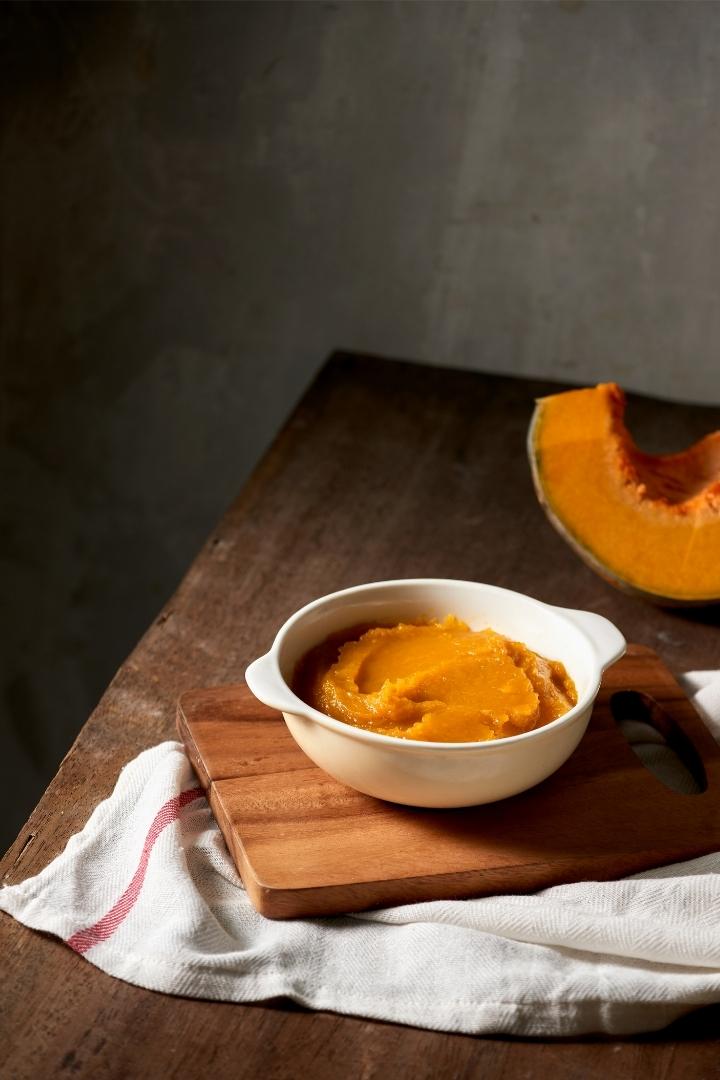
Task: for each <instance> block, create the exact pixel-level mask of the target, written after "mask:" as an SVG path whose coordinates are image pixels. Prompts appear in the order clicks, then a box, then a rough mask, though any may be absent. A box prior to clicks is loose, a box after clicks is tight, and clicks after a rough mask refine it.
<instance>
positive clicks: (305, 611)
mask: <svg viewBox="0 0 720 1080" xmlns="http://www.w3.org/2000/svg"><path fill="white" fill-rule="evenodd" d="M398 586H403V587H406V588H408V587H409V588H412V587H421V586H440V587H445V586H466V587H468V588H471V589H473V590H475V589H481V590H483V591H486V592H492V593H495V594H499V595H502V596H516V597H519V598H520V599H522V600H524V601H526V602H527V603H529V604H531V605H532V606H534V607H536V608H537V609H538V610H541V611H543V612H546V613H548V614H549V615H551V616H552V617H553V618H558V619H560V620H561V621H563V622H565V623H566V625H567V626H568V627H569V629H570V630H571V631H572V632H573V633H575V634H576V635H577V636H578V637H580V638H582V639H583V640H584V641H585V642H586V644H587V645H588V647H589V649H590V651H591V653H592V648H593V643H592V639H591V638H590V636H589V634H588V633H586V632H585V631H584V630H583V629H582V628H581V627H580V626H578V625H577V624H576V623H575V622H573V621H572V619H570V618H569V617H568V616H567V615H565V614H564V611H566V610H567V611H570V610H575V609H564V608H560V607H554V606H553V605H552V604H547V603H545V602H544V601H542V600H537V599H536V598H535V597H533V596H528V595H527V593H521V592H518V591H517V590H514V589H506V588H503V587H502V586H500V585H491V584H488V583H487V582H481V581H467V580H463V579H462V578H431V577H428V578H390V579H387V580H381V581H370V582H365V583H363V584H361V585H351V586H349V587H348V588H346V589H338V590H336V591H335V592H331V593H327V594H325V595H324V596H319V597H317V598H316V599H315V600H311V601H309V602H308V603H307V604H304V605H303V607H301V608H298V610H297V611H295V612H293V614H292V615H290V616H289V617H288V618H287V619H286V620H285V622H284V623H283V624H282V626H281V627H280V629H279V630H278V631H277V633H276V635H275V638H274V640H273V643H272V645H271V646H270V649H269V650H268V652H267V653H266V654H265V655H264V657H260V658H259V659H266V660H268V661H270V662H271V664H272V673H273V675H275V677H276V678H277V679H279V680H280V682H281V684H282V686H283V689H284V690H285V691H286V693H287V695H289V697H290V698H291V699H292V701H293V703H294V702H297V705H298V708H297V710H292V711H290V710H289V709H284V708H283V709H282V710H281V711H282V712H283V715H285V714H286V713H288V714H289V715H290V716H291V717H293V718H294V719H305V720H310V721H312V722H314V723H317V724H320V726H321V727H325V728H327V729H328V730H330V731H334V732H336V733H338V734H341V735H345V736H346V737H350V738H355V739H357V740H358V741H360V742H366V743H369V744H370V745H376V746H383V747H391V748H393V749H394V750H397V751H399V752H401V753H414V752H417V753H420V754H427V753H429V752H431V751H432V752H434V753H436V754H437V753H440V752H447V753H451V754H457V753H461V752H464V753H473V754H483V753H485V754H487V753H500V752H502V751H503V750H505V749H506V748H508V747H513V746H518V745H521V744H523V743H525V742H528V741H529V740H531V739H541V738H547V737H550V736H551V735H553V734H554V733H555V732H557V731H558V730H559V729H561V728H564V727H568V726H570V725H571V724H572V723H573V722H574V721H575V720H578V719H580V718H582V714H583V713H585V712H586V711H588V710H589V709H590V708H591V706H592V704H593V702H594V701H595V698H596V697H597V695H598V691H599V690H600V686H601V683H602V675H603V670H604V669H603V667H602V665H601V664H600V662H599V661H598V660H597V659H595V661H594V662H595V665H596V669H597V672H596V676H595V678H594V679H592V681H591V689H589V690H587V691H586V692H585V694H584V695H583V697H582V698H580V699H579V700H578V702H577V704H576V705H573V707H572V709H569V710H568V711H567V712H566V713H563V715H562V716H558V717H557V718H556V719H555V720H551V721H550V723H549V724H544V725H543V726H542V727H539V728H533V729H532V731H524V732H521V733H520V734H519V735H507V736H504V737H503V738H500V739H488V740H485V741H478V742H433V741H430V740H421V739H403V738H402V737H401V736H399V735H383V734H381V733H380V732H377V731H368V730H367V729H366V728H361V727H355V726H354V725H353V724H346V723H345V722H344V721H343V720H336V719H335V717H333V716H328V714H327V713H324V712H321V711H320V710H319V709H315V708H313V706H312V705H308V703H307V702H306V701H303V700H302V698H300V697H298V696H297V694H296V693H295V692H294V690H293V689H292V687H291V686H290V685H289V684H288V682H287V680H286V679H285V677H284V675H283V673H282V671H281V670H280V663H279V659H278V654H279V651H280V648H281V647H282V645H283V643H284V641H285V639H286V637H287V635H288V634H289V633H290V632H291V631H292V630H293V629H294V628H295V627H296V626H297V624H298V623H300V622H302V620H303V619H304V618H305V617H307V616H308V615H309V614H311V613H312V612H313V611H315V610H317V608H319V607H322V606H324V605H325V604H327V603H329V602H330V601H336V600H338V599H341V598H348V599H350V598H351V597H352V596H357V595H358V594H361V593H363V592H366V591H370V590H372V589H377V588H387V589H388V590H389V589H390V588H393V587H398ZM577 610H582V609H577ZM608 621H609V620H608ZM613 625H614V624H613ZM588 719H589V717H588Z"/></svg>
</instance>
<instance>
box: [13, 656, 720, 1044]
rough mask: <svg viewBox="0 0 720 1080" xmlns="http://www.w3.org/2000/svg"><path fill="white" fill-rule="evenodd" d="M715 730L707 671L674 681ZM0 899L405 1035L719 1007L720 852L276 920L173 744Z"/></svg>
mask: <svg viewBox="0 0 720 1080" xmlns="http://www.w3.org/2000/svg"><path fill="white" fill-rule="evenodd" d="M686 686H687V688H688V690H689V691H692V692H693V694H694V699H695V701H696V704H697V706H698V709H699V711H700V712H701V715H703V716H704V718H705V719H706V722H707V723H708V726H710V728H711V730H713V732H714V734H715V736H716V738H717V737H718V735H720V677H718V674H717V673H716V672H695V673H691V674H690V675H688V676H687V677H686ZM0 909H2V910H4V911H6V912H8V913H9V914H10V915H12V916H14V917H15V918H16V919H19V920H20V921H21V922H22V923H24V924H25V925H26V926H29V927H33V928H34V929H36V930H42V931H45V932H48V933H52V934H56V935H57V936H58V937H60V938H62V939H63V940H64V941H65V942H66V943H67V944H68V946H69V947H70V948H72V949H74V950H75V951H76V952H78V953H81V954H83V955H84V956H85V957H86V959H87V960H89V961H90V963H92V964H94V965H95V966H96V967H98V968H100V969H101V970H102V971H105V972H107V973H108V974H109V975H113V976H115V977H116V978H119V979H124V980H126V981H127V982H130V983H135V984H136V985H138V986H144V987H147V988H149V989H152V990H159V991H165V992H167V993H172V994H179V995H183V996H187V997H198V998H209V999H213V1000H222V1001H238V1002H249V1001H260V1000H262V999H265V998H269V997H275V996H280V995H284V996H286V997H289V998H292V999H293V1000H294V1001H297V1002H300V1003H301V1004H303V1005H306V1006H309V1007H310V1008H314V1009H330V1010H333V1011H335V1012H339V1013H349V1014H355V1015H359V1016H365V1017H370V1018H375V1019H379V1020H390V1021H397V1022H400V1023H404V1024H412V1025H415V1026H417V1027H426V1028H434V1029H438V1030H442V1031H455V1032H466V1033H477V1034H513V1035H535V1036H557V1035H576V1034H584V1033H591V1032H607V1033H612V1034H630V1033H634V1032H640V1031H650V1030H656V1029H658V1028H661V1027H664V1026H665V1025H666V1024H668V1023H670V1022H671V1021H672V1020H674V1019H676V1018H677V1017H679V1016H681V1015H682V1014H683V1013H685V1012H688V1011H689V1010H691V1009H693V1008H696V1007H698V1006H701V1005H706V1004H710V1003H714V1002H718V1001H720V923H719V920H720V854H713V855H708V856H705V857H704V858H701V859H694V860H692V861H691V862H686V863H681V864H676V865H674V866H668V867H663V868H660V869H657V870H653V871H650V872H648V873H643V874H638V875H635V876H634V877H631V878H626V879H624V880H622V881H615V882H585V883H581V884H575V885H562V886H557V887H555V888H551V889H545V890H543V891H542V892H539V893H537V894H535V895H532V896H516V895H513V896H497V897H489V898H484V899H479V900H464V901H436V902H433V903H423V904H411V905H406V906H403V907H396V908H391V909H387V910H384V911H373V912H365V913H362V914H357V915H350V916H346V917H342V918H326V919H298V920H293V921H287V922H273V921H270V920H268V919H265V918H263V916H261V915H259V914H258V913H257V912H256V911H255V910H254V908H253V907H252V905H251V904H250V902H249V901H248V899H247V896H246V895H245V892H244V890H243V887H242V884H241V882H240V879H239V877H238V875H237V873H236V871H235V868H234V866H233V863H232V861H231V859H230V856H229V854H228V852H227V850H226V848H225V844H224V841H223V839H222V836H221V834H220V831H219V829H218V827H217V825H216V824H215V821H214V819H213V817H212V815H211V813H210V810H209V807H208V804H207V802H206V800H205V797H204V795H203V792H202V790H201V789H200V788H199V787H198V786H197V781H196V779H195V777H194V775H193V772H192V769H191V767H190V765H189V763H188V760H187V758H186V757H185V754H184V752H183V749H182V746H181V745H180V743H176V742H166V743H162V744H161V745H160V746H156V747H154V748H153V749H151V750H147V751H145V752H144V753H142V754H140V756H139V757H137V758H136V759H135V760H134V761H132V762H130V764H129V765H127V766H126V768H124V769H123V771H122V772H121V774H120V777H119V779H118V782H117V786H116V787H115V790H114V792H113V793H112V795H111V796H110V798H109V799H107V800H106V801H105V802H102V803H100V805H99V806H98V807H97V808H96V809H95V811H94V812H93V814H92V816H91V818H90V820H89V821H88V823H87V825H86V826H85V828H84V829H83V830H82V832H80V833H78V834H77V835H76V836H73V837H72V839H71V840H70V841H69V842H68V844H67V847H66V848H65V850H64V852H63V853H62V854H61V855H60V856H58V858H56V859H55V860H54V861H53V862H52V863H51V864H50V865H49V866H48V867H47V868H46V869H45V870H43V871H42V872H41V873H40V874H38V875H37V876H36V877H33V878H29V879H28V880H27V881H24V882H22V883H21V884H19V885H13V886H9V887H6V888H5V889H3V890H2V891H0Z"/></svg>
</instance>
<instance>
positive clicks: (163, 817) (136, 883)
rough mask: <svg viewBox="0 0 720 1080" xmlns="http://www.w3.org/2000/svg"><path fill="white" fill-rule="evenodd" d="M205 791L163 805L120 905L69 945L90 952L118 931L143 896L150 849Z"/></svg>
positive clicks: (192, 790) (185, 793) (76, 935)
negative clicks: (186, 807) (142, 890)
mask: <svg viewBox="0 0 720 1080" xmlns="http://www.w3.org/2000/svg"><path fill="white" fill-rule="evenodd" d="M204 794H205V792H204V791H203V789H202V788H201V787H195V788H190V789H189V790H188V791H183V792H181V793H180V794H179V795H175V796H173V798H172V799H168V801H167V802H166V803H165V804H164V805H163V806H161V807H160V809H159V810H158V812H157V814H156V815H155V819H154V821H153V823H152V825H151V826H150V829H149V831H148V834H147V836H146V837H145V843H144V844H143V849H142V853H141V855H140V862H139V864H138V868H137V870H136V871H135V873H134V874H133V879H132V881H131V882H130V884H129V885H128V887H127V889H126V890H125V892H124V893H123V894H122V896H121V897H120V899H119V900H118V902H117V904H115V905H114V906H113V907H111V908H110V910H109V911H108V913H107V915H103V917H102V919H100V920H99V921H98V922H96V923H95V924H94V925H93V926H89V927H88V928H87V930H78V931H77V932H76V933H74V934H73V935H72V937H69V938H68V939H67V941H66V942H65V944H66V945H69V946H70V948H71V949H74V950H75V952H77V953H86V952H87V951H88V949H92V947H93V945H98V944H99V943H100V942H101V941H107V939H108V938H109V937H110V935H111V934H114V933H115V931H116V930H117V928H118V926H119V925H120V923H121V922H122V921H123V919H125V918H126V917H127V915H128V914H129V913H130V911H131V910H132V907H133V905H134V904H135V901H136V900H137V898H138V896H139V895H140V890H141V889H142V887H143V882H144V881H145V874H146V872H147V868H148V863H149V861H150V852H151V851H152V849H153V847H154V846H155V841H156V840H157V838H158V836H159V835H160V833H161V832H162V831H163V829H164V828H165V827H166V826H167V825H170V824H171V823H172V822H173V821H176V820H177V818H178V817H179V816H180V811H181V810H182V808H183V806H187V804H188V803H190V802H194V800H195V799H199V798H200V796H201V795H204Z"/></svg>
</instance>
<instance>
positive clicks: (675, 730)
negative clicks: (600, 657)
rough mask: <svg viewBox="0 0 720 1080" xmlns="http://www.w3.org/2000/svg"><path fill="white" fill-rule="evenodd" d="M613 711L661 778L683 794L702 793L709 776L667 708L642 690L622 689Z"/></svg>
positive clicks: (647, 764)
mask: <svg viewBox="0 0 720 1080" xmlns="http://www.w3.org/2000/svg"><path fill="white" fill-rule="evenodd" d="M610 711H611V712H612V715H613V719H614V720H615V723H616V724H617V726H618V728H619V729H620V731H621V732H622V734H623V735H624V736H625V738H626V739H627V741H628V743H629V744H630V749H631V750H632V751H633V753H634V754H635V755H636V757H637V758H638V759H639V760H640V762H641V763H642V764H643V765H644V766H645V768H646V769H647V770H648V771H649V772H651V773H652V774H653V776H655V777H656V778H657V779H658V780H660V781H661V783H663V784H664V785H665V787H667V788H670V790H671V791H675V792H677V793H678V794H680V795H701V794H702V792H703V791H705V790H707V776H706V774H705V766H704V765H703V763H702V758H701V757H700V755H699V754H698V752H697V750H696V749H695V746H694V745H693V743H692V742H691V740H690V739H689V738H688V736H687V735H686V734H685V732H684V731H683V730H682V728H681V727H680V726H679V725H678V724H677V723H676V722H675V721H674V720H673V718H672V717H671V716H670V715H669V713H667V712H666V711H665V709H664V708H663V707H662V706H661V705H659V704H658V702H657V701H655V699H654V698H651V697H650V695H649V694H643V693H641V692H640V691H639V690H619V691H618V692H617V693H616V694H613V695H612V697H611V698H610Z"/></svg>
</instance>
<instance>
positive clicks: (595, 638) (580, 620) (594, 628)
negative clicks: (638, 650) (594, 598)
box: [555, 607, 627, 671]
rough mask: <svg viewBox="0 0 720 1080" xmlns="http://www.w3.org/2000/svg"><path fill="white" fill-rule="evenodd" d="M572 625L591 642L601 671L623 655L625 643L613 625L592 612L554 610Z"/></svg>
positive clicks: (569, 609)
mask: <svg viewBox="0 0 720 1080" xmlns="http://www.w3.org/2000/svg"><path fill="white" fill-rule="evenodd" d="M555 610H556V611H557V612H559V613H560V614H561V615H564V616H565V618H566V619H569V620H570V622H572V623H574V624H575V626H577V628H578V630H581V631H582V632H583V634H584V635H585V637H586V638H589V639H590V641H591V642H592V646H593V649H594V650H595V655H596V656H597V658H598V660H599V662H600V667H601V668H602V670H603V671H605V669H606V668H609V667H610V665H611V664H614V663H615V661H616V660H619V659H620V657H621V656H623V655H624V654H625V650H626V649H627V641H626V640H625V638H624V637H623V635H622V634H621V633H620V631H619V630H618V628H617V626H615V624H614V623H611V622H610V620H609V619H606V618H605V616H604V615H596V614H595V612H594V611H577V610H575V609H574V608H561V607H558V608H555Z"/></svg>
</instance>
